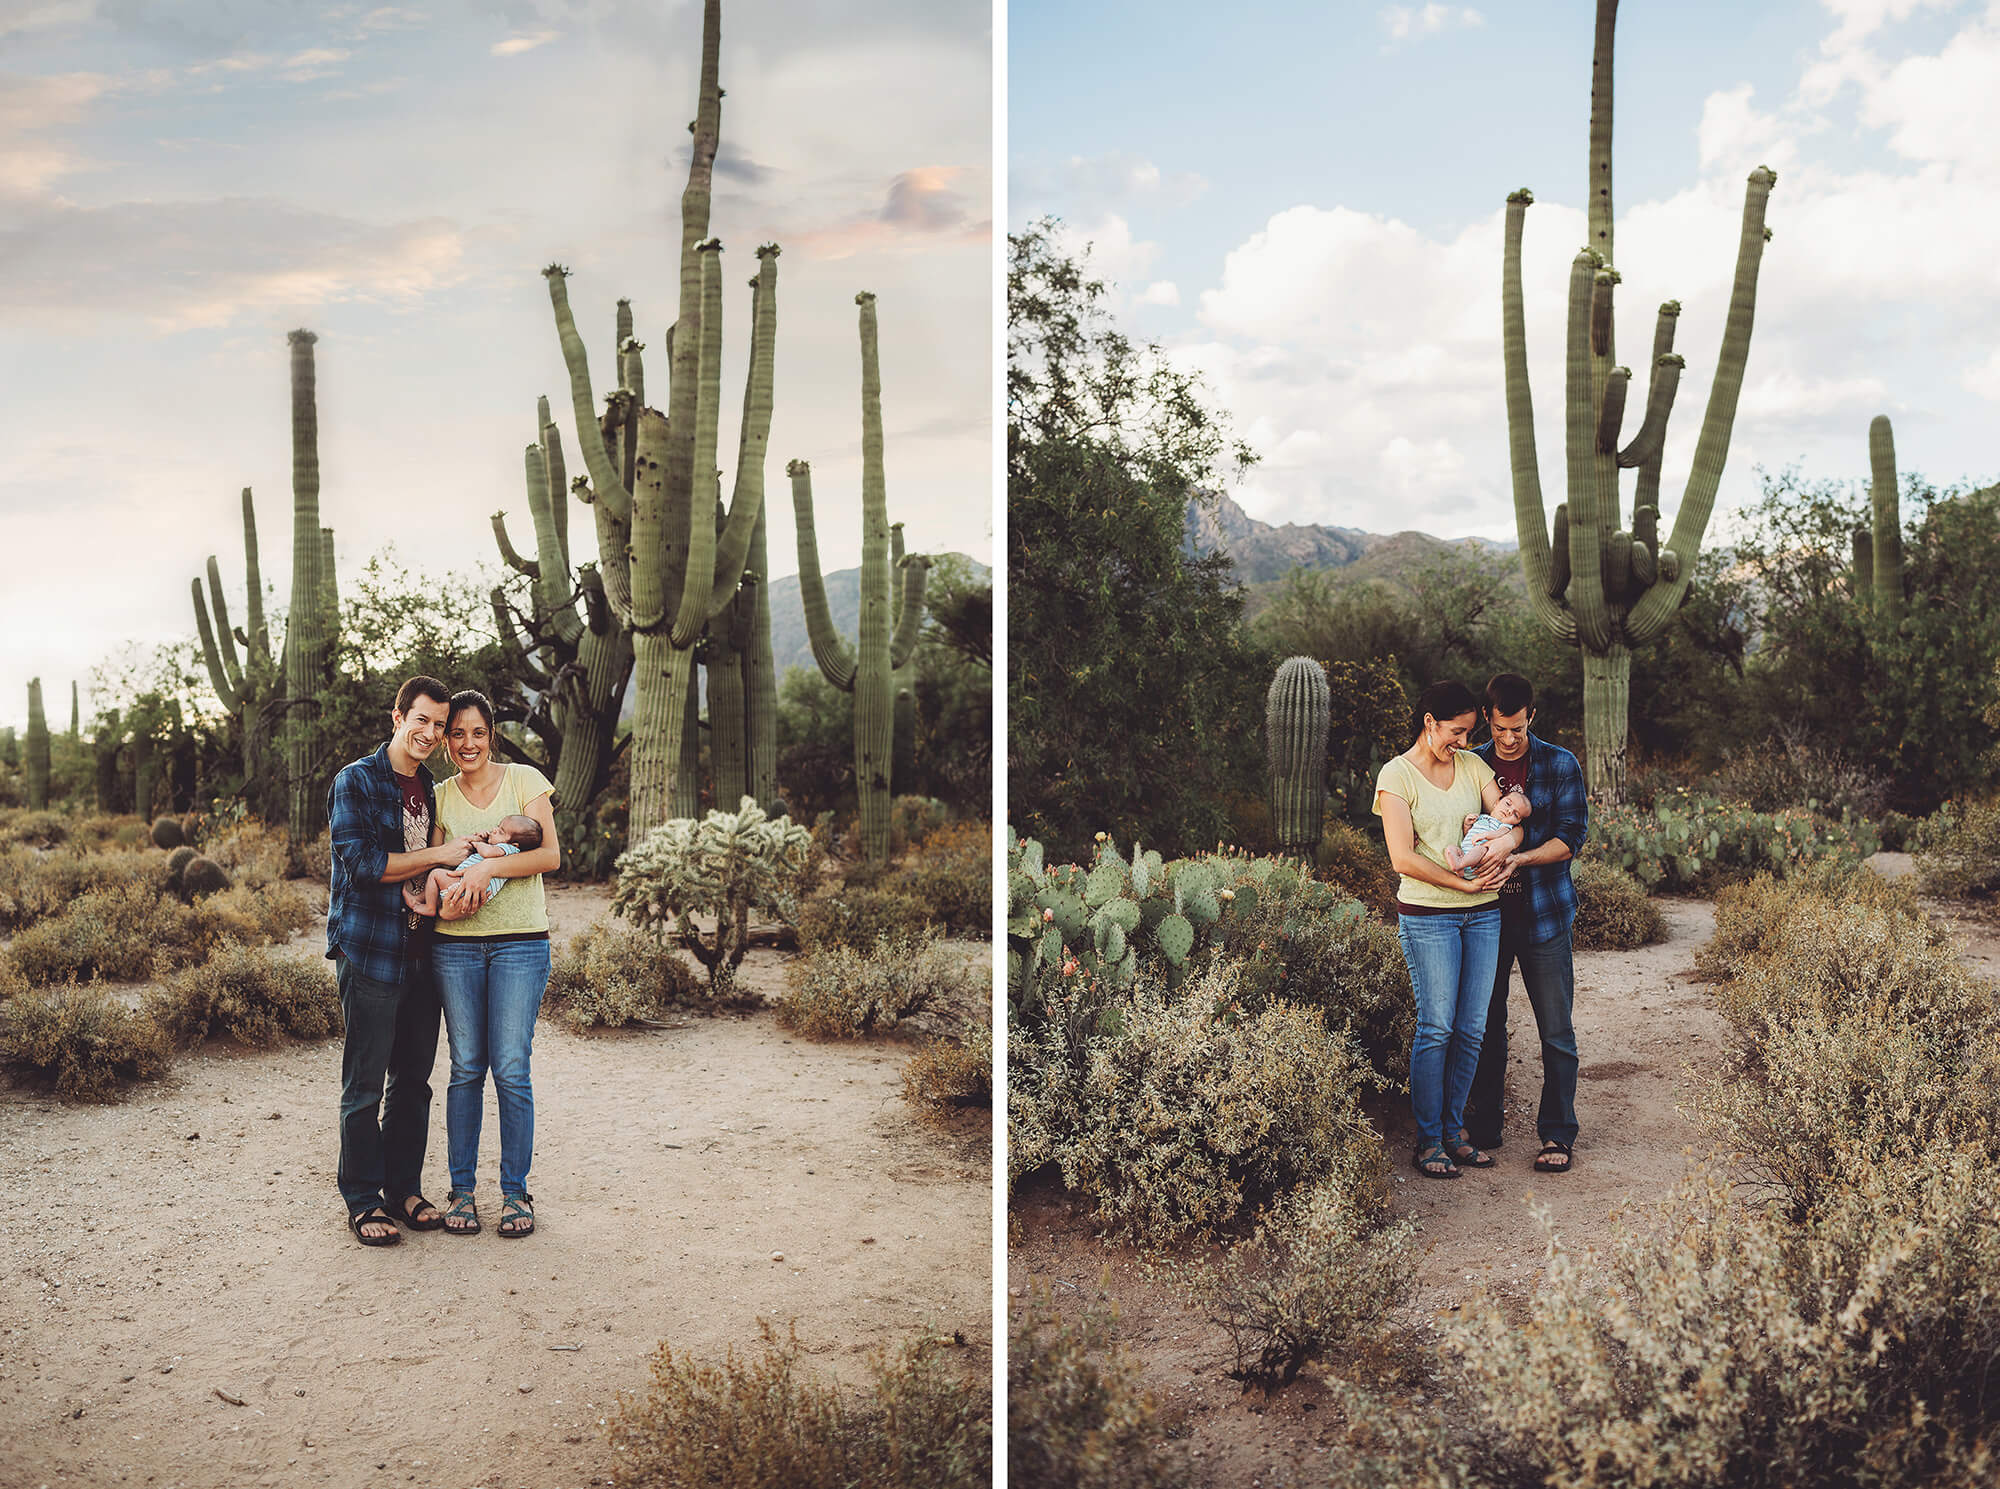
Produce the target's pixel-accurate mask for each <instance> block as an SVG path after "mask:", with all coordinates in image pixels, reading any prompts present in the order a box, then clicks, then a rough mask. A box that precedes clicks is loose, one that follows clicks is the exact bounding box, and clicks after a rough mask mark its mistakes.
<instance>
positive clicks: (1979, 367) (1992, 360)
mask: <svg viewBox="0 0 2000 1489" xmlns="http://www.w3.org/2000/svg"><path fill="white" fill-rule="evenodd" d="M1959 381H1960V382H1961V383H1963V384H1964V385H1965V386H1966V387H1967V388H1969V389H1970V390H1971V391H1973V392H1974V393H1977V394H1978V395H1979V396H1980V397H1981V398H1985V399H1989V400H1991V401H1992V402H1994V403H2000V351H1995V352H1993V353H1991V354H1990V355H1989V356H1988V357H1987V358H1986V360H1985V361H1983V362H1976V363H1974V364H1973V365H1972V366H1970V367H1968V368H1966V369H1965V371H1964V372H1963V373H1961V374H1960V375H1959Z"/></svg>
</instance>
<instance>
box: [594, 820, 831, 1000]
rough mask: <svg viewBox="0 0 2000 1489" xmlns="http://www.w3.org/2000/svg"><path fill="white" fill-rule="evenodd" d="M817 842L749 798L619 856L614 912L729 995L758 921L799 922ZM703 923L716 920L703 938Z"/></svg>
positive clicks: (679, 823)
mask: <svg viewBox="0 0 2000 1489" xmlns="http://www.w3.org/2000/svg"><path fill="white" fill-rule="evenodd" d="M811 842H812V835H811V834H810V833H808V832H807V831H806V830H805V829H804V828H803V827H800V826H799V825H798V824H797V823H795V822H793V821H792V820H791V818H789V817H775V818H774V817H770V816H767V815H766V814H765V812H764V809H763V808H762V807H760V806H758V805H757V803H756V801H755V800H754V799H753V798H751V797H748V796H746V797H744V798H743V799H742V800H741V802H740V803H739V804H738V806H737V809H736V810H735V811H734V812H720V811H716V812H710V813H709V814H708V815H707V816H706V817H703V818H701V819H700V820H699V821H696V820H695V819H693V818H685V817H684V818H676V819H675V820H673V821H671V822H666V823H662V824H661V825H660V826H658V827H655V828H653V829H652V830H651V831H650V832H648V833H647V834H646V835H645V837H643V838H641V839H640V840H639V841H638V842H637V843H635V844H634V845H633V846H632V847H630V848H628V849H626V850H625V851H624V852H623V853H621V854H620V855H619V856H618V881H617V885H616V887H615V888H614V889H613V890H612V894H611V911H612V913H613V914H614V915H620V916H623V917H624V918H625V919H627V920H629V921H631V922H632V923H633V924H634V925H636V926H638V927H639V928H640V929H642V930H650V931H652V932H654V933H655V934H656V935H658V936H660V937H661V938H662V939H667V940H671V941H673V942H677V943H678V944H680V945H682V946H685V947H686V948H687V949H688V950H689V951H691V952H693V953H694V956H695V960H696V961H698V962H700V963H701V964H702V965H703V966H704V967H706V968H708V980H709V985H710V986H711V987H712V988H714V989H715V990H716V992H717V993H718V994H721V993H724V992H726V991H727V990H728V988H729V986H730V984H731V983H732V982H733V981H734V979H735V976H736V969H737V968H738V967H739V966H741V965H742V963H743V953H744V951H745V950H746V949H747V948H748V940H747V936H748V931H749V924H750V915H751V913H752V912H753V911H756V912H761V913H763V914H766V915H774V916H779V917H781V918H783V919H785V920H791V919H793V917H794V915H795V914H796V900H795V896H796V893H797V884H798V875H799V871H800V870H801V869H803V868H804V867H805V863H806V856H807V852H808V849H809V847H810V844H811ZM697 915H705V916H710V917H712V918H713V919H714V929H713V930H712V931H709V932H707V933H704V932H702V931H701V930H700V929H699V928H698V927H697V925H696V924H695V916H697Z"/></svg>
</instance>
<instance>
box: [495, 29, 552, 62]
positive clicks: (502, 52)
mask: <svg viewBox="0 0 2000 1489" xmlns="http://www.w3.org/2000/svg"><path fill="white" fill-rule="evenodd" d="M561 34H562V33H561V32H559V31H531V32H527V33H518V32H517V33H516V34H515V35H513V36H510V37H508V38H507V39H506V40H505V41H496V42H494V43H493V48H492V51H493V55H494V56H496V57H518V56H520V55H521V53H523V52H532V51H533V50H534V49H535V48H536V47H545V46H547V45H548V44H549V43H550V42H552V41H554V40H555V39H556V38H557V37H558V36H560V35H561Z"/></svg>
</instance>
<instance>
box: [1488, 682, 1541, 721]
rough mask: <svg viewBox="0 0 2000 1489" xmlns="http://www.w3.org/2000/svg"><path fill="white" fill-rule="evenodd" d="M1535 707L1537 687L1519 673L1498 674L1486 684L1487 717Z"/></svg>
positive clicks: (1514, 712) (1515, 712)
mask: <svg viewBox="0 0 2000 1489" xmlns="http://www.w3.org/2000/svg"><path fill="white" fill-rule="evenodd" d="M1534 706H1535V685H1534V684H1533V683H1531V682H1529V681H1528V679H1527V678H1525V677H1523V676H1521V674H1520V673H1518V672H1496V673H1495V674H1494V675H1493V677H1492V679H1491V680H1490V681H1488V683H1487V684H1486V717H1487V718H1489V719H1490V718H1493V717H1494V716H1496V715H1499V714H1510V715H1511V714H1517V713H1519V712H1521V710H1522V709H1524V708H1533V707H1534Z"/></svg>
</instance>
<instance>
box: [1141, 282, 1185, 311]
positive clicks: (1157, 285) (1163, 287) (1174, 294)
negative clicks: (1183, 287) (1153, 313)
mask: <svg viewBox="0 0 2000 1489" xmlns="http://www.w3.org/2000/svg"><path fill="white" fill-rule="evenodd" d="M1138 302H1139V304H1141V305H1178V304H1180V303H1181V291H1180V286H1179V285H1177V284H1175V283H1174V282H1173V281H1172V280H1171V279H1156V280H1154V281H1153V282H1152V283H1151V284H1149V285H1147V286H1146V287H1145V289H1143V290H1141V291H1140V292H1139V296H1138Z"/></svg>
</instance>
